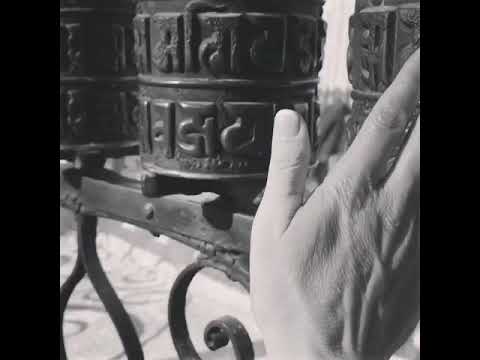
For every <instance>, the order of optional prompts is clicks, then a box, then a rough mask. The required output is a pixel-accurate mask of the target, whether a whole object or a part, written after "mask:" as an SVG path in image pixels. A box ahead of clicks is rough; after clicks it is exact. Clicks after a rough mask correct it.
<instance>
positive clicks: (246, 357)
mask: <svg viewBox="0 0 480 360" xmlns="http://www.w3.org/2000/svg"><path fill="white" fill-rule="evenodd" d="M215 262H216V261H215V260H214V259H208V258H206V259H202V260H199V261H198V262H197V263H194V264H192V265H190V266H188V267H187V268H185V270H183V271H182V272H181V273H180V275H179V276H178V277H177V279H176V280H175V283H174V284H173V287H172V290H171V293H170V299H169V303H168V323H169V326H170V333H171V335H172V339H173V343H174V345H175V349H176V350H177V353H178V356H179V358H180V359H181V360H187V359H188V360H197V359H198V360H200V356H199V355H198V353H197V351H196V350H195V348H194V346H193V343H192V340H191V339H190V334H189V331H188V326H187V321H186V317H185V306H186V296H187V291H188V287H189V286H190V283H191V282H192V280H193V278H194V277H195V275H196V274H197V273H198V272H199V271H200V270H202V269H203V268H205V267H215V268H217V266H216V265H215ZM232 268H233V267H231V268H230V269H232ZM222 271H223V270H222ZM243 285H244V286H245V284H243ZM204 339H205V343H206V344H207V346H208V348H209V349H211V350H217V349H219V348H221V347H224V346H226V345H227V344H228V343H229V341H230V342H231V343H232V347H233V350H234V353H235V359H237V360H253V359H254V350H253V345H252V341H251V340H250V336H249V335H248V332H247V331H246V329H245V327H244V326H243V325H242V324H241V323H240V322H239V321H238V320H237V319H235V318H233V317H231V316H223V317H222V318H220V319H217V320H214V321H211V322H210V323H209V324H208V325H207V327H206V329H205V333H204Z"/></svg>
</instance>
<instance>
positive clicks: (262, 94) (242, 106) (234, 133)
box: [134, 0, 325, 180]
mask: <svg viewBox="0 0 480 360" xmlns="http://www.w3.org/2000/svg"><path fill="white" fill-rule="evenodd" d="M322 5H323V1H321V0H278V1H273V0H262V1H258V0H229V1H228V0H223V1H222V0H216V1H214V0H210V1H204V0H197V1H195V0H194V1H190V2H188V1H185V0H175V1H140V2H139V3H138V5H137V15H136V17H135V21H134V24H135V30H134V31H135V48H136V57H137V68H138V71H139V87H140V90H139V114H140V115H139V116H140V132H141V136H140V143H141V146H140V152H141V158H142V164H143V167H144V168H145V169H146V170H148V172H150V173H154V174H160V175H167V176H175V177H182V178H187V179H202V180H222V179H227V180H228V179H263V178H265V177H266V174H267V168H268V162H269V158H270V147H271V138H272V129H273V120H274V115H275V113H276V112H277V111H278V110H280V109H282V108H293V109H296V110H297V111H299V112H300V113H301V114H302V115H303V117H304V119H305V121H306V122H307V123H308V127H309V129H310V133H311V137H312V142H313V140H314V139H313V137H314V135H315V129H314V127H315V119H316V117H317V111H316V109H317V104H316V100H317V85H318V71H319V70H320V68H321V64H322V45H323V42H324V38H325V32H324V23H323V21H322V20H321V16H322Z"/></svg>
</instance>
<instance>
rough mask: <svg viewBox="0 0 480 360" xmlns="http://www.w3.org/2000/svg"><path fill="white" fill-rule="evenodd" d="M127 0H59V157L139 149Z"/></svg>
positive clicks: (130, 4) (130, 7) (131, 7)
mask: <svg viewBox="0 0 480 360" xmlns="http://www.w3.org/2000/svg"><path fill="white" fill-rule="evenodd" d="M134 15H135V6H134V4H133V2H132V1H127V0H116V1H115V0H102V1H95V0H61V1H60V156H61V158H70V159H71V158H72V157H74V156H75V155H78V154H84V153H92V152H95V153H100V154H102V155H105V156H108V157H110V156H111V157H117V156H124V155H127V154H134V153H138V129H137V125H136V119H135V116H134V113H135V112H134V109H135V107H136V102H137V94H136V82H137V79H136V67H135V55H134V40H133V29H132V20H133V17H134Z"/></svg>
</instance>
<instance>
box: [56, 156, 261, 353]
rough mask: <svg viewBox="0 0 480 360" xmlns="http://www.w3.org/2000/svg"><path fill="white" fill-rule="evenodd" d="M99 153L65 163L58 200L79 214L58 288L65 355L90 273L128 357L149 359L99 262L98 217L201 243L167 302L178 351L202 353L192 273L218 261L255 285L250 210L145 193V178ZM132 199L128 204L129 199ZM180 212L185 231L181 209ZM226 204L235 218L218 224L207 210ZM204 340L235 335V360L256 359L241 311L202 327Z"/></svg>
mask: <svg viewBox="0 0 480 360" xmlns="http://www.w3.org/2000/svg"><path fill="white" fill-rule="evenodd" d="M104 162H105V159H104V158H103V157H101V156H88V157H85V158H83V161H82V162H81V165H80V166H79V167H76V168H74V167H68V168H61V169H60V205H61V206H62V207H64V208H66V209H69V210H71V211H72V212H73V213H74V214H75V215H76V220H77V241H78V256H77V260H76V263H75V266H74V268H73V270H72V272H71V274H70V276H69V277H68V278H67V280H66V281H65V283H64V284H63V285H62V286H61V288H60V359H62V360H66V359H67V354H66V351H65V344H64V335H63V318H64V313H65V311H66V308H67V304H68V301H69V298H70V296H71V294H72V293H73V291H74V289H75V287H76V286H77V284H78V283H79V282H80V280H82V279H83V277H84V276H85V275H88V278H89V279H90V281H91V283H92V285H93V287H94V289H95V291H96V292H97V294H98V296H99V298H100V300H101V301H102V303H103V304H104V306H105V309H106V311H107V313H108V315H109V316H110V318H111V320H112V322H113V324H114V326H115V328H116V330H117V333H118V335H119V337H120V340H121V342H122V345H123V348H124V350H125V354H126V356H127V358H128V359H129V360H130V359H132V360H143V359H144V354H143V350H142V345H141V342H140V339H139V337H138V335H137V333H136V330H135V328H134V326H133V323H132V321H131V319H130V316H129V315H128V313H127V311H126V310H125V308H124V306H123V305H122V302H121V300H120V299H119V297H118V295H117V294H116V292H115V290H114V288H113V287H112V285H111V284H110V282H109V280H108V277H107V275H106V274H105V271H104V269H103V268H102V264H101V263H100V260H99V257H98V254H97V248H96V234H97V222H98V218H99V217H101V218H110V219H113V220H118V221H122V222H127V223H130V224H133V225H136V226H139V227H141V228H143V229H146V230H148V231H150V232H152V233H153V234H156V235H158V234H160V233H161V234H165V235H167V236H170V237H172V238H173V239H175V240H177V241H180V242H182V243H183V244H185V245H187V246H189V247H191V248H193V249H196V250H199V251H200V252H201V256H200V257H199V259H198V260H197V261H196V262H194V263H193V264H191V265H189V266H187V267H186V268H185V269H184V270H183V271H182V272H181V273H180V274H179V275H178V277H177V279H176V280H175V282H174V284H173V286H172V289H171V292H170V297H169V303H168V322H169V327H170V332H171V335H172V339H173V343H174V346H175V349H176V351H177V353H178V356H179V358H180V359H189V360H190V359H192V360H193V359H200V356H199V355H198V353H197V351H196V350H195V348H194V346H193V344H192V341H191V339H190V334H189V331H188V327H187V322H186V317H185V305H186V301H185V300H186V295H187V292H188V288H189V285H190V283H191V281H192V280H193V278H194V276H195V275H196V274H197V273H198V272H199V271H201V270H202V269H204V268H213V269H216V270H218V271H221V272H223V273H224V274H226V275H227V277H228V278H229V279H230V280H232V281H235V282H238V283H240V284H241V285H242V286H243V287H244V288H245V289H246V290H247V291H248V289H249V270H248V269H249V236H250V229H251V225H252V221H253V217H252V215H247V214H243V213H235V212H233V211H232V212H230V213H228V211H229V210H226V209H225V208H219V207H221V206H222V205H221V203H218V202H215V201H214V202H213V203H200V202H196V201H192V200H191V199H189V198H188V197H185V196H182V195H167V196H163V197H154V198H149V197H146V196H144V195H143V193H142V182H141V181H137V180H134V179H130V178H126V177H123V176H120V175H119V174H117V173H115V172H113V171H109V170H106V169H105V168H104V167H103V165H104ZM125 203H128V204H130V205H129V206H128V207H125V206H124V204H125ZM179 211H181V212H182V214H183V215H182V223H183V224H185V221H187V223H189V224H190V226H182V228H181V232H180V231H179V230H178V229H179V227H178V226H176V223H175V219H176V218H177V217H176V216H175V214H178V212H179ZM211 211H214V212H218V211H222V212H223V213H225V214H226V216H227V217H229V224H230V226H229V227H228V228H226V227H225V226H219V225H218V224H214V220H210V219H213V218H211V217H210V216H209V215H208V214H209V212H211ZM204 340H205V343H206V345H207V346H208V348H209V349H211V350H217V349H219V348H221V347H224V346H226V345H227V344H228V343H229V342H231V343H232V346H233V350H234V354H235V358H236V359H237V360H250V359H254V350H253V345H252V342H251V339H250V337H249V335H248V333H247V331H246V329H245V327H244V326H243V325H242V324H241V323H240V322H239V321H238V320H237V319H235V318H233V317H231V316H224V317H222V318H220V319H217V320H213V321H212V322H210V323H209V324H208V325H207V327H206V329H205V333H204Z"/></svg>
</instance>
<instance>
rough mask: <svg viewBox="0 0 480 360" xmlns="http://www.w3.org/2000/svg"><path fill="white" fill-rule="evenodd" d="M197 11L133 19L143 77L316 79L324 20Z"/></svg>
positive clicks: (209, 8)
mask: <svg viewBox="0 0 480 360" xmlns="http://www.w3.org/2000/svg"><path fill="white" fill-rule="evenodd" d="M198 3H200V1H198ZM202 3H204V2H202ZM196 11H197V12H189V11H188V10H187V11H185V12H183V13H175V12H169V13H167V12H158V13H154V14H145V13H141V14H138V15H137V16H136V17H135V20H134V23H135V48H136V56H137V68H138V71H139V73H141V74H151V75H153V76H165V75H168V74H188V75H189V76H195V75H200V76H210V77H214V78H223V77H227V78H230V77H233V78H251V79H252V78H253V79H262V78H267V79H269V78H273V79H279V78H283V79H290V78H297V77H308V76H310V77H316V74H317V73H318V71H319V69H320V67H321V63H322V44H323V40H324V37H325V30H324V23H323V21H322V20H321V19H320V18H316V17H314V16H311V15H310V16H308V15H302V14H278V13H250V12H242V13H231V12H224V11H221V10H220V11H219V10H218V5H217V6H214V5H210V6H209V5H205V7H204V8H202V9H201V11H200V10H196Z"/></svg>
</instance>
